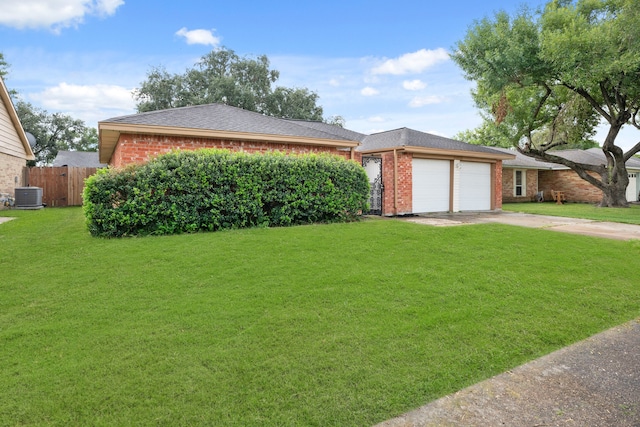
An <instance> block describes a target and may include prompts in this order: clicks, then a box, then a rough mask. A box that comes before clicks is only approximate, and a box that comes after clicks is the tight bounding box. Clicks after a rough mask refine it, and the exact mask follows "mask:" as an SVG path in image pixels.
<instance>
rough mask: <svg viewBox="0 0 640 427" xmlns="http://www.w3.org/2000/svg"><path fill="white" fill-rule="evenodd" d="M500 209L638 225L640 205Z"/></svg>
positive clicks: (531, 205)
mask: <svg viewBox="0 0 640 427" xmlns="http://www.w3.org/2000/svg"><path fill="white" fill-rule="evenodd" d="M502 209H503V210H505V211H512V212H525V213H532V214H539V215H555V216H563V217H569V218H585V219H593V220H596V221H612V222H624V223H627V224H640V205H631V206H629V208H601V207H598V206H596V205H590V204H586V203H565V204H563V205H558V204H556V203H551V202H549V203H505V204H503V205H502Z"/></svg>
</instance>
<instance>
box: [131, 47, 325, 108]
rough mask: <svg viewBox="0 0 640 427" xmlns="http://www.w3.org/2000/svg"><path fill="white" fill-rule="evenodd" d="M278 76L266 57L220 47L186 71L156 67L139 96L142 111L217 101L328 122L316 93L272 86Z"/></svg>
mask: <svg viewBox="0 0 640 427" xmlns="http://www.w3.org/2000/svg"><path fill="white" fill-rule="evenodd" d="M279 77H280V73H279V72H278V71H277V70H272V69H270V65H269V59H268V58H267V57H266V56H265V55H261V56H258V57H256V58H249V57H240V56H238V55H237V54H236V53H235V52H234V51H233V50H230V49H224V48H222V49H215V50H213V51H211V52H210V53H208V54H207V55H204V56H203V57H202V58H201V59H200V61H199V62H198V63H196V64H195V65H194V66H193V67H192V68H188V69H187V70H186V71H185V72H184V73H183V74H170V73H169V72H167V71H166V70H165V69H164V68H162V67H156V68H152V69H151V70H150V71H149V73H148V74H147V79H146V80H145V81H144V82H142V83H141V85H140V88H139V89H137V90H136V91H135V93H134V98H135V100H136V101H137V109H138V112H145V111H153V110H161V109H167V108H175V107H185V106H189V105H200V104H209V103H215V102H217V103H223V104H226V105H231V106H234V107H239V108H243V109H245V110H250V111H256V112H258V113H262V114H265V115H268V116H275V117H283V118H290V119H304V120H318V121H321V120H323V117H322V114H323V110H322V107H321V106H319V105H318V104H317V101H318V95H317V94H316V93H315V92H312V91H310V90H308V89H306V88H289V87H283V86H276V87H273V85H274V84H275V82H276V81H277V80H278V78H279Z"/></svg>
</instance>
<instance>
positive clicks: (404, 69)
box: [371, 48, 449, 75]
mask: <svg viewBox="0 0 640 427" xmlns="http://www.w3.org/2000/svg"><path fill="white" fill-rule="evenodd" d="M447 60H449V54H448V53H447V51H446V50H444V49H443V48H439V49H436V50H427V49H421V50H419V51H417V52H413V53H405V54H404V55H402V56H400V57H398V58H396V59H387V60H386V61H385V62H383V63H382V64H381V65H379V66H377V67H375V68H373V70H371V72H372V73H373V74H393V75H401V74H410V73H412V74H417V73H421V72H423V71H424V70H426V69H427V68H429V67H432V66H433V65H435V64H437V63H439V62H444V61H447Z"/></svg>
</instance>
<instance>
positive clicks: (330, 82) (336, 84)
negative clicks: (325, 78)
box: [329, 79, 340, 87]
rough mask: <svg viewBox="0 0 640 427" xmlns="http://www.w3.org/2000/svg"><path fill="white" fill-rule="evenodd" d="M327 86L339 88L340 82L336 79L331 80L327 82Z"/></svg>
mask: <svg viewBox="0 0 640 427" xmlns="http://www.w3.org/2000/svg"><path fill="white" fill-rule="evenodd" d="M329 86H333V87H338V86H340V80H338V79H331V80H329Z"/></svg>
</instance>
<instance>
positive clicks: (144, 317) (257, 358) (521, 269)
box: [0, 208, 640, 426]
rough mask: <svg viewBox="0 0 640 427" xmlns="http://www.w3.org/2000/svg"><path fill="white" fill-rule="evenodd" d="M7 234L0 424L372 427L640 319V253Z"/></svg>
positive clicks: (449, 240) (486, 241) (392, 229)
mask: <svg viewBox="0 0 640 427" xmlns="http://www.w3.org/2000/svg"><path fill="white" fill-rule="evenodd" d="M0 215H4V216H16V217H17V219H14V220H12V221H9V222H7V223H4V224H0V266H1V268H2V271H3V273H4V277H3V280H2V281H0V367H1V369H2V375H0V425H3V426H21V425H60V426H63V425H64V426H67V425H77V426H81V425H92V426H101V425H117V426H126V425H136V426H144V425H154V426H156V425H167V426H176V425H185V426H187V425H189V426H191V425H224V426H234V425H237V426H250V425H255V426H294V425H295V426H297V425H311V426H365V425H371V424H374V423H376V422H380V421H383V420H385V419H388V418H391V417H393V416H396V415H398V414H400V413H403V412H405V411H407V410H410V409H412V408H415V407H418V406H420V405H423V404H425V403H427V402H428V401H431V400H433V399H436V398H438V397H440V396H443V395H445V394H448V393H451V392H454V391H456V390H459V389H461V388H464V387H465V386H468V385H471V384H473V383H475V382H478V381H480V380H482V379H485V378H487V377H490V376H492V375H494V374H497V373H500V372H502V371H505V370H507V369H510V368H512V367H514V366H517V365H520V364H522V363H524V362H526V361H528V360H531V359H533V358H536V357H539V356H541V355H543V354H546V353H549V352H551V351H553V350H555V349H557V348H560V347H562V346H565V345H567V344H570V343H572V342H575V341H577V340H580V339H583V338H586V337H588V336H590V335H592V334H594V333H596V332H599V331H601V330H604V329H606V328H609V327H611V326H613V325H616V324H620V323H623V322H625V321H627V320H630V319H633V318H636V317H638V316H639V315H640V309H639V305H638V301H640V287H639V286H638V280H637V278H638V272H637V259H638V256H640V243H639V242H633V241H631V242H621V241H604V240H600V239H596V238H591V237H584V236H574V235H567V234H563V233H554V232H550V231H546V230H536V229H526V228H518V227H510V226H506V225H500V224H479V225H470V226H463V227H452V228H436V227H429V226H424V225H417V224H410V223H406V222H402V221H397V220H370V221H364V222H361V223H350V224H334V225H317V226H304V227H291V228H275V229H251V230H237V231H226V232H218V233H209V234H204V233H202V234H193V235H179V236H167V237H148V238H130V239H112V240H106V239H95V238H91V237H90V236H89V235H88V233H87V231H86V230H85V228H84V223H83V218H82V213H81V210H80V209H75V208H59V209H44V210H42V211H11V212H3V213H0Z"/></svg>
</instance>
